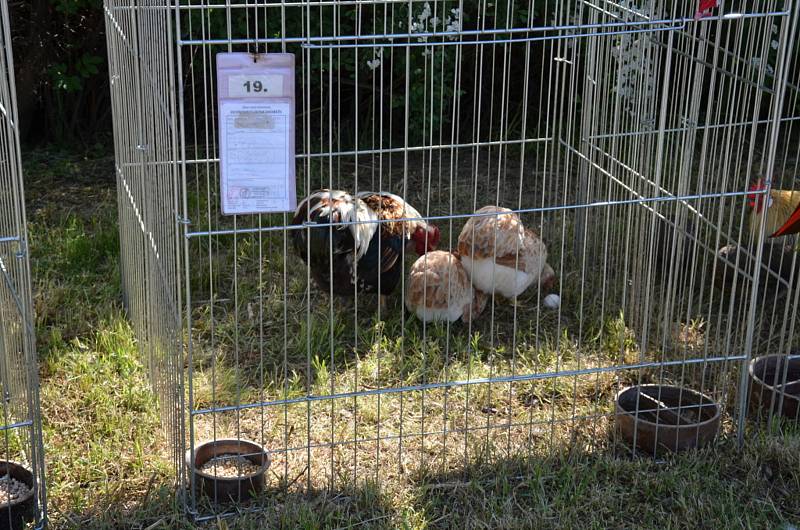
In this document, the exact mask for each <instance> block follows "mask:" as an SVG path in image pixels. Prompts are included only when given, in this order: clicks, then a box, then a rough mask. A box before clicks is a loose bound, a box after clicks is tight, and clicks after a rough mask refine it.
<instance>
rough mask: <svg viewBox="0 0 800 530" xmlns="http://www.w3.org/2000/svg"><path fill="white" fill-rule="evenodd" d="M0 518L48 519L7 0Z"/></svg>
mask: <svg viewBox="0 0 800 530" xmlns="http://www.w3.org/2000/svg"><path fill="white" fill-rule="evenodd" d="M0 47H1V48H2V51H1V52H0V389H1V391H2V420H1V421H0V524H1V525H2V526H3V528H21V527H22V526H21V525H22V524H23V521H24V520H33V521H34V525H35V527H36V528H41V527H43V526H44V524H45V521H46V510H45V507H46V503H45V500H46V495H45V481H44V447H43V440H42V427H41V417H40V410H39V382H38V359H37V357H36V345H35V340H34V330H33V326H34V322H33V302H32V298H31V281H30V268H29V265H28V236H27V229H26V224H25V223H26V221H25V202H24V197H23V185H22V163H21V158H20V149H19V130H18V121H17V106H16V93H15V86H14V61H13V55H12V50H11V32H10V29H9V15H8V4H7V2H6V1H5V0H3V1H2V2H0Z"/></svg>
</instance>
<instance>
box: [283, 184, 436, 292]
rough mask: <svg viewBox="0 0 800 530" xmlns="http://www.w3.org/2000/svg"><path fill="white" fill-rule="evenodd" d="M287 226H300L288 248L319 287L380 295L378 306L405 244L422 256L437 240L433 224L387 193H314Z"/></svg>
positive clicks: (393, 282)
mask: <svg viewBox="0 0 800 530" xmlns="http://www.w3.org/2000/svg"><path fill="white" fill-rule="evenodd" d="M340 223H341V224H340ZM292 225H296V226H297V225H303V228H298V229H295V230H293V231H292V243H293V247H294V250H295V252H296V253H297V255H298V256H300V259H302V260H303V261H304V262H305V263H306V264H307V265H308V267H309V269H310V272H311V277H312V278H313V279H314V281H315V282H316V283H317V285H319V287H320V288H321V289H323V290H325V291H326V292H331V291H333V293H334V294H338V295H345V296H353V295H354V294H355V293H356V292H366V293H379V294H380V295H381V304H382V305H383V303H384V297H385V296H386V295H388V294H391V293H392V291H394V289H395V287H397V284H398V283H399V281H400V277H401V275H402V273H403V272H402V271H403V259H402V258H403V252H404V248H405V250H407V251H411V250H414V251H416V253H417V254H418V255H420V256H421V255H423V254H425V253H426V252H429V251H432V250H435V249H436V246H437V245H438V244H439V238H440V235H439V229H438V228H437V227H436V226H435V225H433V224H430V223H427V222H426V221H425V220H423V219H422V216H421V215H420V213H419V212H418V211H417V210H416V209H414V208H413V207H412V206H411V205H410V204H408V203H407V202H406V201H405V200H403V199H402V198H401V197H398V196H397V195H394V194H392V193H388V192H372V191H365V192H361V193H359V194H357V195H355V196H353V195H351V194H349V193H347V192H345V191H341V190H326V189H324V190H318V191H315V192H313V193H311V194H310V195H309V196H308V197H306V198H305V199H303V201H302V202H301V203H300V204H299V205H298V206H297V210H295V214H294V218H293V219H292ZM315 225H321V226H315Z"/></svg>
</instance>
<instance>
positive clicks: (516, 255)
mask: <svg viewBox="0 0 800 530" xmlns="http://www.w3.org/2000/svg"><path fill="white" fill-rule="evenodd" d="M476 213H478V214H489V213H498V214H499V215H483V216H480V217H471V218H470V219H469V220H468V221H467V223H466V224H465V225H464V229H463V230H462V231H461V235H459V237H458V252H459V254H460V255H461V262H462V263H463V265H464V268H465V269H466V270H467V273H468V274H469V275H470V276H471V277H472V281H473V284H474V286H475V287H476V288H477V289H479V290H481V291H484V292H486V293H497V294H500V295H502V296H505V297H506V298H514V297H515V296H519V295H520V294H522V293H523V292H524V291H525V289H527V288H528V287H530V285H531V284H533V283H534V282H535V281H538V282H540V283H542V284H548V283H549V282H551V281H553V280H554V279H555V274H554V273H553V269H552V268H551V267H550V266H549V265H548V264H547V247H546V246H545V244H544V242H543V241H542V240H541V239H540V238H539V236H538V234H536V232H534V231H533V230H530V229H526V228H525V227H524V226H523V224H522V220H521V219H520V218H519V216H518V215H517V214H515V213H513V212H512V211H511V210H509V209H508V208H500V207H497V206H484V207H483V208H481V209H480V210H478V211H477V212H476Z"/></svg>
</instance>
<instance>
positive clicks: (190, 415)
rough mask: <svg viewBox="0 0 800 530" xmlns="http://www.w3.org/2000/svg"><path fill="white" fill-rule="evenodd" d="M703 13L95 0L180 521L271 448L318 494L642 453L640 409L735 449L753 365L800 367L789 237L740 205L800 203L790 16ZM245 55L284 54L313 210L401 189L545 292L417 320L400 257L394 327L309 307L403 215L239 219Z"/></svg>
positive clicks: (133, 257)
mask: <svg viewBox="0 0 800 530" xmlns="http://www.w3.org/2000/svg"><path fill="white" fill-rule="evenodd" d="M689 4H691V3H687V2H672V1H669V0H615V1H612V0H592V1H589V0H582V1H580V2H564V1H561V0H546V1H544V2H531V1H528V2H525V1H522V2H520V1H519V0H506V1H503V2H488V1H485V0H476V1H475V2H466V1H463V0H459V1H455V0H434V1H430V0H428V1H425V0H389V1H362V0H324V1H319V2H316V1H309V0H297V1H291V2H274V1H263V2H262V1H253V0H247V1H245V0H242V1H226V2H222V1H216V0H162V1H156V0H153V1H150V2H141V1H134V0H105V3H104V6H105V14H106V23H107V29H108V47H109V58H110V65H111V67H110V68H111V74H110V75H111V79H112V103H113V111H114V133H115V146H116V147H115V148H116V158H117V174H118V183H119V186H118V189H119V203H120V232H121V240H122V267H123V283H124V288H125V293H126V300H127V307H128V311H129V313H130V317H131V320H132V321H133V323H134V327H135V329H136V332H137V337H138V338H139V342H140V345H141V348H142V353H143V355H144V357H145V359H146V360H147V362H148V365H149V369H150V374H151V378H152V383H153V388H154V391H155V392H156V393H157V395H158V397H159V402H160V405H161V408H162V418H163V423H164V427H165V429H166V431H167V433H168V435H169V440H170V443H171V447H172V449H173V453H172V456H173V460H174V465H175V469H176V477H177V480H178V483H179V484H180V485H182V486H185V489H183V490H182V491H184V492H185V496H184V497H183V502H184V506H185V508H186V510H187V512H188V513H189V514H191V515H192V516H193V517H195V518H197V519H198V520H205V519H209V518H213V517H216V516H219V515H225V514H230V513H232V512H231V510H230V509H229V507H227V506H226V505H225V504H224V503H222V502H219V501H221V499H219V498H218V497H217V496H216V495H214V494H212V495H211V496H210V497H209V496H208V495H203V494H201V493H200V492H199V489H198V488H199V487H200V479H198V478H197V476H196V473H194V472H193V471H192V470H191V469H187V467H186V465H185V462H196V458H197V456H198V454H199V452H198V451H197V450H196V449H197V446H198V444H200V443H201V442H207V441H211V442H213V441H218V440H222V439H234V440H245V439H246V440H251V441H254V442H257V443H258V444H260V445H261V446H263V447H265V448H266V449H267V451H268V453H269V455H270V457H271V460H272V463H271V469H272V472H271V473H270V476H269V478H268V479H267V487H268V488H269V489H270V490H277V491H285V492H295V491H301V492H309V493H310V492H314V491H316V490H318V489H323V488H324V489H333V490H336V489H338V488H346V487H351V486H353V485H355V484H358V483H360V482H363V481H366V480H369V481H372V482H374V483H375V484H378V485H381V484H383V483H384V482H386V481H392V480H396V477H397V476H399V475H403V476H412V475H409V473H411V474H416V475H413V476H422V477H426V478H430V477H432V478H430V479H431V480H435V478H436V477H437V476H445V475H446V474H447V473H452V472H458V471H463V472H467V471H468V470H469V469H470V468H471V466H473V465H478V463H491V462H496V461H499V460H502V459H511V458H522V457H527V456H534V455H537V454H552V453H556V452H558V451H561V450H564V448H565V447H567V446H570V444H576V443H581V444H583V445H582V446H581V447H584V448H585V449H586V450H587V451H595V450H596V451H601V450H602V451H627V450H629V449H630V444H626V443H624V442H623V439H622V438H621V436H620V434H619V432H618V431H617V430H616V429H615V428H614V427H613V423H614V421H615V418H617V415H616V414H615V409H614V399H615V397H616V396H617V393H618V392H619V391H620V390H621V389H622V388H623V387H626V386H629V385H636V384H647V383H657V384H662V385H675V386H679V387H686V388H690V389H694V390H697V391H699V392H701V393H703V394H704V395H706V396H707V397H708V398H710V399H713V400H714V401H715V402H716V403H718V405H719V409H720V410H721V415H722V418H723V420H722V427H721V428H720V432H719V434H720V435H721V436H729V437H738V438H739V439H740V440H741V439H742V437H743V436H745V435H746V434H747V427H748V426H752V428H756V427H757V425H758V423H757V421H753V422H746V421H745V420H746V418H747V416H748V396H749V395H750V394H749V391H748V385H749V378H748V364H749V363H750V361H751V360H753V359H754V358H756V357H760V356H762V355H765V354H767V353H780V354H783V355H787V354H792V353H794V352H796V351H798V349H800V338H799V337H798V335H797V333H796V331H795V327H794V323H795V322H796V320H797V312H798V303H800V300H799V299H798V292H800V289H798V279H797V276H798V267H797V253H796V252H795V251H793V250H792V249H791V246H792V244H794V239H792V238H789V239H784V240H780V241H778V240H775V241H773V240H772V239H767V236H769V235H770V233H767V232H766V228H765V226H766V221H767V220H768V219H767V215H766V213H765V212H766V211H767V209H766V208H765V209H764V211H763V212H761V211H757V208H753V209H751V208H750V207H749V206H747V201H748V200H752V201H754V203H755V202H757V201H766V200H768V197H772V195H771V194H772V190H773V189H775V190H777V189H782V190H785V191H787V192H789V193H791V191H792V190H797V189H798V188H800V186H798V184H800V182H799V181H798V178H799V177H798V175H800V172H798V166H797V164H798V163H799V162H798V156H797V149H796V146H797V142H798V140H797V138H798V131H797V127H796V121H797V119H798V118H800V106H799V105H798V103H799V101H798V97H800V90H799V89H798V86H800V75H798V72H800V68H799V67H798V64H797V61H796V59H794V55H796V51H797V34H798V28H797V20H798V16H799V14H798V13H797V6H796V5H794V4H793V3H792V2H790V1H784V0H759V1H756V2H725V3H723V6H722V7H721V8H720V9H717V10H716V11H715V12H714V13H712V14H711V16H706V17H699V16H695V13H694V11H693V10H692V7H693V6H691V5H689ZM231 51H239V52H249V53H272V52H284V53H293V54H294V55H295V62H296V72H295V74H296V75H295V77H296V87H295V94H296V108H297V123H296V131H297V134H296V144H297V186H298V194H299V196H301V197H302V196H306V195H308V194H310V193H312V192H313V191H314V190H316V189H319V188H329V189H342V190H347V191H349V192H361V191H364V190H373V191H391V192H392V193H395V194H397V195H400V196H402V197H403V198H404V199H405V200H406V201H408V203H410V204H413V205H414V206H415V207H416V209H417V210H418V211H419V213H420V216H421V218H422V219H424V220H425V221H426V222H427V223H430V224H435V225H437V226H438V228H439V229H440V231H441V241H440V243H439V246H440V248H442V249H444V250H455V249H456V248H461V250H464V247H459V246H458V241H459V233H460V232H461V231H462V228H463V227H464V226H465V224H467V223H477V222H478V221H479V220H481V219H492V218H495V219H496V218H497V216H498V214H497V213H496V212H488V213H476V211H477V210H478V209H479V208H480V207H482V206H484V205H487V204H496V205H499V206H503V207H507V208H508V209H509V210H510V211H511V212H513V213H515V214H516V215H517V216H518V218H519V219H520V222H522V223H524V225H525V227H527V228H529V229H532V230H534V231H535V232H536V233H537V234H538V235H539V237H540V238H541V240H542V241H543V242H544V243H546V245H547V261H548V262H549V264H550V266H551V267H552V269H553V271H554V274H555V276H556V278H557V279H558V280H557V283H556V286H555V287H554V288H553V289H555V292H554V293H551V292H548V291H547V289H548V288H549V287H546V286H544V285H539V282H534V283H532V284H531V287H529V288H528V289H527V291H525V292H524V293H521V294H519V295H517V296H514V297H512V300H509V299H506V298H504V297H503V296H501V295H499V294H496V295H491V293H490V294H489V295H488V301H487V303H486V308H485V309H484V312H483V314H482V315H481V317H480V318H476V319H474V320H473V319H470V320H469V322H463V321H462V322H449V321H448V322H437V323H432V322H424V321H422V320H421V319H420V318H419V317H417V316H414V315H415V313H414V312H413V311H410V312H407V311H406V310H405V308H406V305H407V304H408V303H411V302H412V301H411V299H410V291H409V289H411V282H412V280H411V278H410V276H409V271H410V268H411V266H410V263H411V256H407V255H406V252H405V251H402V252H401V257H400V258H399V263H400V265H399V267H400V271H401V272H400V274H399V279H398V280H397V281H398V285H397V288H396V289H395V291H394V293H393V298H392V300H393V301H391V302H390V303H389V305H387V306H384V305H383V304H382V303H379V301H378V300H377V297H376V296H375V295H374V294H367V293H365V292H361V291H359V289H357V288H355V287H354V288H353V292H352V293H349V294H348V293H345V295H344V296H340V295H337V294H335V292H340V291H342V289H340V286H335V285H333V283H332V282H329V283H328V284H325V285H322V284H320V283H319V281H317V280H315V279H314V278H317V277H319V275H320V273H321V272H322V271H320V270H312V268H311V267H310V266H308V265H306V263H309V262H310V259H311V252H312V248H311V244H310V243H308V245H307V246H306V248H305V250H303V248H302V247H300V246H298V245H297V244H296V243H295V241H296V240H297V238H298V237H299V236H300V234H310V233H311V231H312V230H317V231H320V230H324V231H326V232H327V233H328V234H329V235H332V234H334V231H336V230H339V229H347V230H349V229H354V230H355V227H357V226H364V227H365V228H366V229H369V230H372V229H373V227H374V232H375V233H381V234H383V233H384V232H383V230H382V228H381V227H383V226H389V225H391V223H393V222H402V221H409V222H415V219H416V218H415V217H413V216H412V217H406V216H402V215H401V216H400V218H399V219H400V220H398V219H397V218H395V219H369V220H366V221H365V220H361V221H358V220H356V221H353V220H349V221H347V220H345V221H342V220H338V221H336V222H327V221H326V222H317V223H312V222H310V220H309V219H306V220H305V221H306V222H299V223H293V222H292V216H291V215H289V214H288V213H286V214H284V213H271V214H267V213H263V214H256V215H238V216H224V215H222V213H221V211H220V197H219V185H220V182H219V179H220V168H219V152H218V150H219V147H218V146H219V138H218V130H217V129H218V119H219V116H218V109H217V101H216V93H217V79H216V76H215V57H216V54H217V53H219V52H231ZM758 177H762V178H763V179H764V182H765V183H766V184H767V185H766V186H765V187H764V188H763V189H758V190H751V189H750V185H751V184H752V183H753V182H754V181H755V179H756V178H758ZM498 232H499V229H498V228H496V227H495V228H494V234H493V235H492V237H494V238H497V237H498ZM317 233H322V232H317ZM525 233H526V234H527V232H525ZM461 235H462V236H463V234H461ZM307 237H309V236H307ZM377 237H378V239H377V240H376V248H377V249H381V248H385V245H389V244H390V243H391V242H390V241H383V239H382V238H383V236H377ZM526 237H527V236H526ZM308 241H310V239H309V240H308ZM330 245H331V248H329V249H328V251H329V252H327V255H328V258H327V260H328V261H327V262H326V263H328V264H329V265H328V266H329V267H330V270H328V271H327V273H328V274H330V275H331V276H332V275H333V273H334V272H337V271H334V268H333V265H332V263H333V259H332V257H331V256H332V255H333V246H332V243H330ZM317 250H319V249H316V248H315V251H317ZM470 252H475V249H474V248H472V249H470ZM514 252H515V253H516V256H515V259H514V260H513V262H514V263H515V265H514V266H515V267H518V266H519V263H520V261H519V260H520V256H521V252H522V251H521V249H520V248H519V246H517V247H516V248H515V251H514ZM323 253H324V252H323ZM490 254H491V253H490ZM491 257H492V260H491V261H492V263H494V265H492V266H491V267H490V268H489V269H488V272H487V271H484V272H483V273H481V274H484V275H487V276H488V277H489V280H488V281H490V282H496V281H499V280H498V278H499V274H500V273H498V270H497V259H498V258H499V257H500V256H497V255H496V253H495V254H494V255H493V256H491ZM427 259H428V258H420V260H421V261H418V262H417V264H415V267H416V266H417V265H419V266H422V267H425V266H427V265H426V264H427V261H426V260H427ZM459 259H462V260H463V253H462V257H461V258H459ZM487 259H488V258H487ZM504 263H508V262H507V261H506V262H504ZM503 266H506V265H503ZM519 270H520V269H517V271H519ZM359 274H361V273H359V272H357V270H356V269H355V268H354V270H353V272H352V273H351V275H354V276H355V277H354V278H352V280H351V281H353V282H355V283H354V285H357V282H358V275H359ZM477 275H478V273H476V272H473V273H471V275H469V276H470V280H469V281H470V283H469V289H470V290H469V292H473V288H477V285H478V284H477V283H476V281H475V280H476V277H477ZM368 276H369V273H368ZM484 279H485V278H484ZM540 279H541V278H540ZM382 281H386V280H385V279H384V278H383V276H381V275H378V288H380V284H381V282H382ZM448 282H449V281H448ZM438 287H440V288H441V292H443V293H446V296H447V297H449V296H450V295H451V294H452V292H453V290H454V287H453V285H452V284H451V283H448V284H447V285H441V286H438ZM425 288H426V289H427V284H426V285H425ZM345 291H346V289H345ZM426 292H427V291H426ZM551 294H558V295H559V296H560V303H559V304H556V305H557V307H556V309H551V308H548V307H547V304H546V300H547V299H548V295H551ZM426 296H427V295H426ZM431 296H433V295H431ZM551 300H552V298H551ZM550 305H551V306H552V304H550ZM783 376H784V379H787V377H788V375H787V374H786V373H785V371H784V374H783ZM662 405H663V403H662ZM648 413H649V412H648V411H647V410H644V409H642V408H641V407H639V406H637V408H636V410H635V414H634V415H635V417H636V418H639V417H640V415H641V416H643V417H644V416H646V415H647V414H648ZM665 414H666V413H665ZM751 416H752V415H751ZM753 417H754V419H755V416H753ZM769 418H770V421H773V420H775V419H776V418H777V417H776V416H774V415H773V414H769ZM698 432H699V431H698ZM638 435H639V431H638V430H637V431H635V432H634V441H633V444H634V445H635V444H636V443H637V441H636V440H637V438H636V437H637V436H638ZM695 436H699V434H696V435H695ZM249 456H253V454H249ZM215 466H216V464H215ZM216 469H217V468H216V467H213V471H212V472H213V473H216V472H217V471H216Z"/></svg>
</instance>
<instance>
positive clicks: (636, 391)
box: [616, 385, 720, 454]
mask: <svg viewBox="0 0 800 530" xmlns="http://www.w3.org/2000/svg"><path fill="white" fill-rule="evenodd" d="M719 423H720V410H719V405H717V404H716V403H715V402H714V400H712V399H711V398H709V397H708V396H705V395H703V394H701V393H699V392H695V391H694V390H689V389H688V388H681V387H676V386H667V385H638V386H632V387H628V388H625V389H623V390H622V391H621V392H619V394H617V399H616V425H617V429H618V431H619V432H620V433H621V434H622V436H623V437H624V438H625V439H626V440H627V441H628V443H630V444H631V445H634V444H635V445H636V447H637V448H639V449H641V450H642V451H644V452H646V453H652V454H659V453H663V452H664V451H672V452H677V451H684V450H686V449H691V448H694V447H702V446H704V445H706V444H707V443H709V442H710V441H712V440H713V439H714V437H715V436H716V435H717V430H718V429H719Z"/></svg>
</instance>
